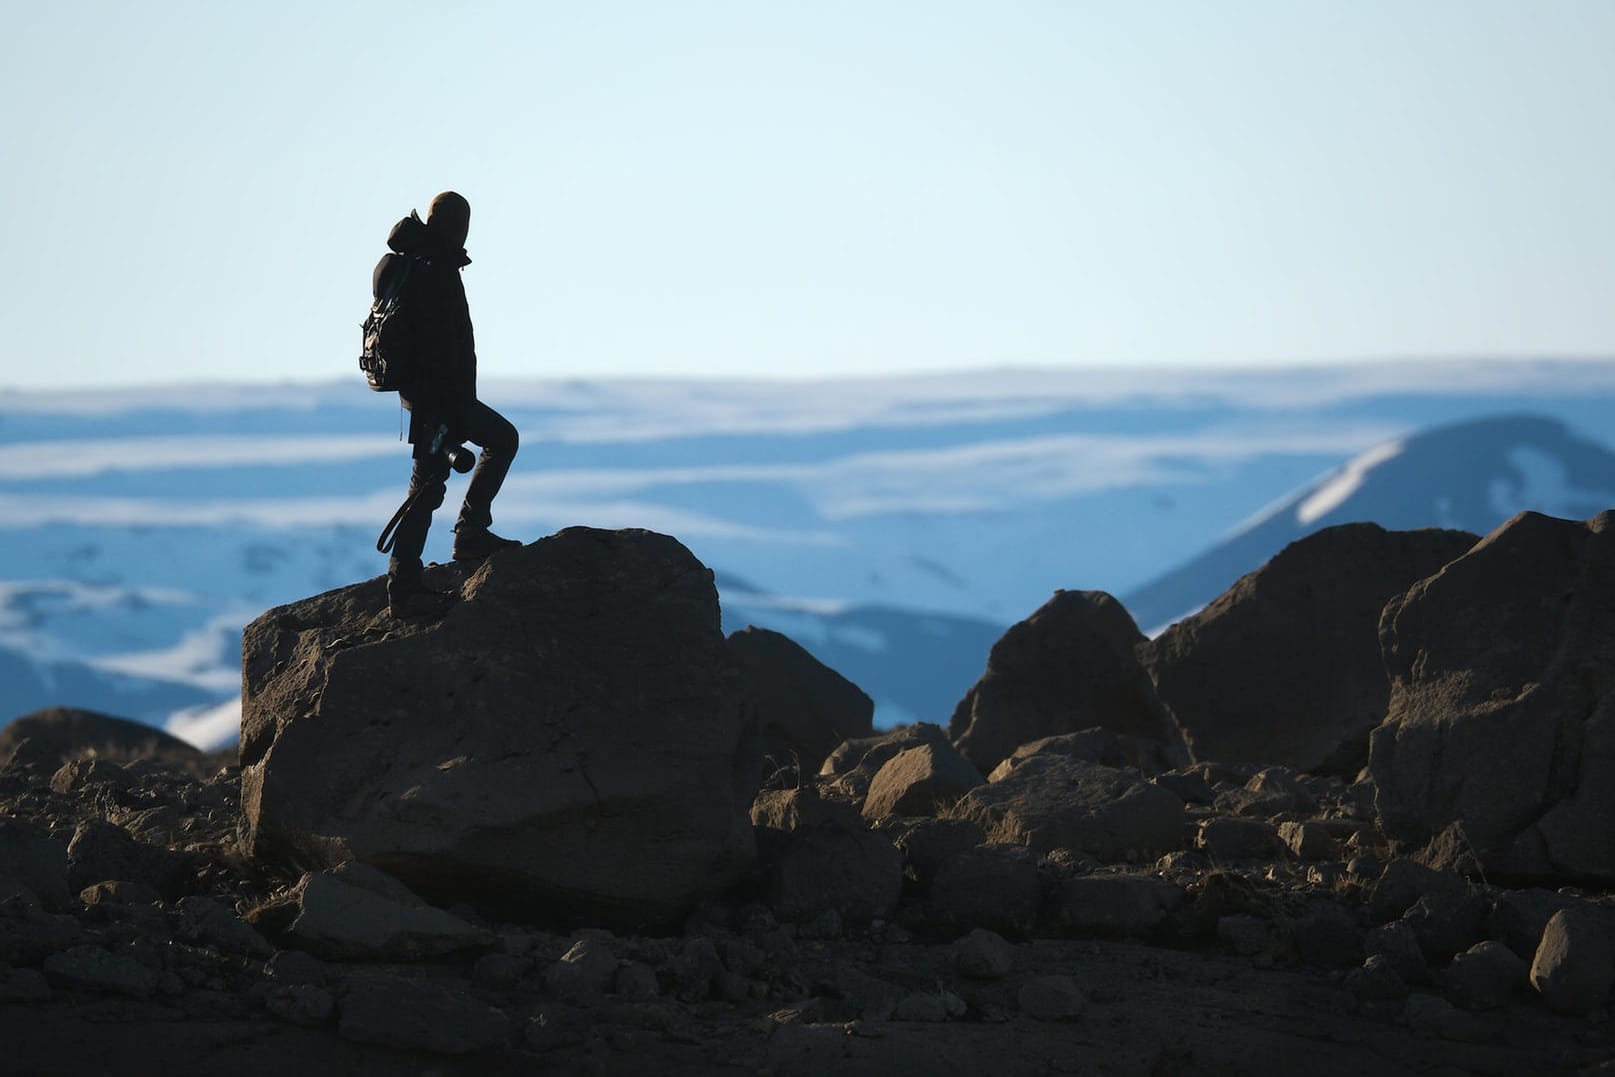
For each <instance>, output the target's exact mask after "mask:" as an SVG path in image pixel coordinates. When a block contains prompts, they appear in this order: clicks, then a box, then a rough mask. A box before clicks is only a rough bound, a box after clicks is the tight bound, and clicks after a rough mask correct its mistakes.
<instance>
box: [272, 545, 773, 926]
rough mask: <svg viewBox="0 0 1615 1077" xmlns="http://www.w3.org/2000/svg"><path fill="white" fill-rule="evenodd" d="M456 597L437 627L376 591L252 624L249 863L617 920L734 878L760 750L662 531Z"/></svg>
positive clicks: (560, 556) (321, 599)
mask: <svg viewBox="0 0 1615 1077" xmlns="http://www.w3.org/2000/svg"><path fill="white" fill-rule="evenodd" d="M445 571H450V572H460V571H463V570H458V569H454V570H445ZM449 578H450V579H452V577H449ZM441 582H444V581H440V583H441ZM459 591H460V599H459V601H458V602H457V603H456V604H455V605H454V606H453V607H452V608H451V609H450V610H449V611H448V613H447V615H446V616H444V617H443V618H442V619H441V620H440V621H436V622H426V623H421V622H413V623H406V624H400V623H399V622H397V621H394V620H393V619H392V618H391V617H390V616H389V615H388V614H387V612H386V600H385V595H384V593H383V588H382V586H381V581H371V582H369V583H365V584H359V585H356V586H353V587H347V588H343V589H341V590H338V591H332V592H329V593H327V594H324V595H320V596H318V597H316V598H311V599H308V600H305V601H303V602H299V603H294V604H292V605H289V606H284V607H281V608H279V609H275V610H271V611H269V612H268V613H266V614H264V615H263V616H262V617H260V618H258V620H256V621H254V622H253V623H252V624H250V625H248V626H247V629H246V632H245V636H244V642H243V655H244V674H243V684H244V691H243V699H242V735H241V763H242V768H243V774H242V789H243V806H244V808H245V812H246V820H247V844H248V848H249V850H250V851H251V853H252V855H253V856H255V857H257V858H260V859H264V860H269V861H274V862H277V863H284V864H288V865H290V864H297V865H301V866H323V867H334V866H335V865H336V864H338V863H340V862H342V861H344V860H348V859H356V860H360V861H363V862H365V863H369V864H372V865H375V866H377V867H380V868H383V869H384V870H386V871H388V872H389V873H391V874H393V875H396V876H398V877H399V878H401V879H404V880H405V881H406V882H407V883H408V884H409V885H410V886H411V887H412V888H414V889H416V890H418V891H420V892H421V893H423V894H428V895H431V896H435V897H438V898H442V899H446V900H466V899H470V900H476V901H483V902H486V901H496V902H526V903H531V904H536V905H546V906H549V907H551V908H553V909H554V910H556V911H557V912H558V913H560V914H562V915H565V914H566V913H567V911H568V910H571V911H572V912H579V911H581V910H584V909H587V910H589V911H590V912H591V913H592V914H593V915H595V916H597V917H605V918H607V919H610V920H612V921H613V922H615V923H634V922H642V921H648V920H654V919H667V918H676V917H679V916H682V915H683V913H684V911H686V910H687V909H688V907H689V906H690V905H691V904H692V903H693V902H694V901H695V900H696V899H698V898H699V897H700V896H702V895H703V894H710V893H713V892H716V891H719V890H722V889H723V888H724V887H725V886H727V885H728V884H729V883H731V882H733V881H734V880H735V879H737V878H738V877H739V876H740V875H741V874H742V873H743V872H744V871H745V870H746V869H747V867H748V865H749V864H750V862H751V859H752V856H753V852H754V850H753V842H752V830H751V821H750V818H749V815H748V813H749V810H750V806H751V802H752V797H753V795H754V793H755V791H756V788H757V784H758V769H759V765H760V754H759V751H760V750H759V746H758V742H757V737H756V730H755V724H754V723H752V722H749V721H748V711H747V709H746V708H745V707H743V706H742V694H741V687H740V676H739V674H738V672H737V671H736V670H735V667H734V665H733V662H732V659H731V657H730V653H729V649H728V647H727V646H726V643H725V640H724V637H723V635H722V633H721V631H720V630H719V627H718V604H717V593H716V591H715V590H714V588H713V584H712V574H711V572H710V571H709V570H707V569H706V568H705V567H704V566H702V565H701V564H700V562H698V561H696V560H695V558H694V557H692V556H691V555H690V553H689V551H688V550H686V549H685V548H684V547H683V546H681V545H680V544H679V543H678V542H677V541H675V540H673V539H671V538H667V537H666V536H662V535H656V534H653V533H651V532H644V531H620V532H610V531H597V530H592V529H588V528H570V529H568V530H565V531H562V532H560V533H559V534H557V535H554V536H552V537H550V538H547V539H543V540H541V541H539V542H535V543H533V544H531V545H529V546H526V547H522V548H519V549H512V550H509V551H505V552H502V553H501V554H500V555H499V556H497V557H494V558H491V559H490V560H488V561H487V562H485V563H484V564H483V565H482V566H481V567H479V568H478V569H477V570H476V571H475V572H474V573H472V574H470V575H469V576H467V577H466V578H465V579H464V581H463V583H461V584H460V585H459Z"/></svg>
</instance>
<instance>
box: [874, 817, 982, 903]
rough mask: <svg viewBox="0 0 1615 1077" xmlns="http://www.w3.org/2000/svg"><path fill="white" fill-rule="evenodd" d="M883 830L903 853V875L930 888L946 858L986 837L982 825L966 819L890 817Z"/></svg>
mask: <svg viewBox="0 0 1615 1077" xmlns="http://www.w3.org/2000/svg"><path fill="white" fill-rule="evenodd" d="M882 830H883V831H884V832H885V833H887V834H890V835H891V837H892V844H893V845H895V846H897V848H898V850H899V851H901V852H902V854H903V858H904V868H903V872H904V874H905V875H907V876H908V877H909V878H910V879H913V880H914V881H915V882H916V883H918V884H919V886H920V887H921V888H922V890H929V889H930V887H931V884H932V882H933V881H934V880H935V879H936V877H937V873H938V872H940V871H941V870H942V868H943V867H944V866H946V865H947V863H948V862H949V861H951V860H953V859H954V858H955V857H957V856H959V855H961V854H962V853H964V852H966V851H968V850H970V849H974V848H975V847H976V846H978V845H980V844H982V842H984V841H986V840H987V835H986V833H985V832H984V831H983V830H982V829H981V824H979V823H976V822H973V821H971V820H969V819H931V818H927V817H924V816H921V817H916V818H908V819H892V820H887V821H886V823H884V824H882Z"/></svg>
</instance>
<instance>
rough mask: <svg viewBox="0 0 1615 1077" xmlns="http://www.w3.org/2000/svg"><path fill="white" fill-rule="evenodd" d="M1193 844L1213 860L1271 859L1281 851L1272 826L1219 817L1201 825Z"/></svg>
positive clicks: (1275, 831)
mask: <svg viewBox="0 0 1615 1077" xmlns="http://www.w3.org/2000/svg"><path fill="white" fill-rule="evenodd" d="M1194 845H1195V848H1196V849H1199V850H1201V851H1202V852H1204V853H1205V854H1206V855H1207V856H1209V857H1211V858H1212V859H1213V860H1271V859H1273V857H1274V856H1275V855H1277V854H1278V852H1279V850H1280V849H1281V848H1282V843H1281V842H1280V841H1279V835H1278V831H1277V830H1276V829H1274V827H1273V825H1272V824H1271V823H1264V822H1261V821H1260V820H1256V819H1230V818H1228V817H1226V816H1220V815H1219V816H1214V817H1212V818H1210V819H1207V820H1205V821H1204V822H1202V823H1201V824H1200V829H1199V831H1198V832H1197V833H1196V835H1195V840H1194Z"/></svg>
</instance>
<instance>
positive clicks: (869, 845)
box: [768, 822, 903, 922]
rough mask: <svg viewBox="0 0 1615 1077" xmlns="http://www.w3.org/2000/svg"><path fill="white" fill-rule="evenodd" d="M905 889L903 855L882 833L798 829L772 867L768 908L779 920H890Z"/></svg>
mask: <svg viewBox="0 0 1615 1077" xmlns="http://www.w3.org/2000/svg"><path fill="white" fill-rule="evenodd" d="M902 889H903V854H901V853H899V852H898V851H897V849H896V848H895V847H894V846H893V845H892V843H891V840H890V839H889V838H887V837H886V836H885V835H884V834H881V833H878V832H875V831H870V830H865V829H862V828H858V829H849V828H845V827H842V826H839V825H837V824H836V823H833V822H829V823H823V824H821V825H819V826H817V827H814V828H812V829H810V830H797V831H795V832H794V833H793V834H792V835H791V840H790V843H789V844H788V845H787V847H786V848H785V850H784V851H783V852H781V853H780V855H779V856H778V858H777V859H776V860H775V861H774V863H773V865H772V866H771V868H770V882H769V889H768V894H769V899H768V900H769V905H770V907H772V908H773V910H774V912H775V914H776V915H777V916H779V917H780V919H782V920H796V921H807V920H812V919H813V918H814V917H815V916H818V915H819V914H821V913H824V912H827V911H832V910H833V911H835V912H837V913H839V914H840V915H841V916H842V917H843V918H844V919H847V920H853V921H864V922H867V921H869V920H873V919H875V918H877V917H878V918H887V917H890V916H891V914H892V912H893V911H894V910H895V909H896V908H897V899H898V897H899V895H900V894H901V893H902Z"/></svg>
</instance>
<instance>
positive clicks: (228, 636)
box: [84, 613, 255, 692]
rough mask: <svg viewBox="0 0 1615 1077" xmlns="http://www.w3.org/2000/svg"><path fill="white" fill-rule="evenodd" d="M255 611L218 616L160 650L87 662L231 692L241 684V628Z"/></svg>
mask: <svg viewBox="0 0 1615 1077" xmlns="http://www.w3.org/2000/svg"><path fill="white" fill-rule="evenodd" d="M253 616H255V614H249V613H239V614H235V615H226V616H221V617H215V618H213V619H212V620H210V621H209V622H208V623H207V625H206V626H204V627H203V628H202V629H200V630H198V631H194V632H187V633H185V635H184V636H182V637H181V638H180V639H179V641H178V642H176V643H174V644H173V645H171V646H169V647H162V648H158V649H156V650H149V651H137V652H132V653H128V654H115V655H103V656H100V657H92V658H86V659H85V660H84V661H85V663H86V664H87V665H89V666H91V667H93V668H95V669H99V670H103V671H105V672H108V673H122V674H124V675H125V676H129V677H145V678H149V679H151V680H160V681H174V682H176V683H179V684H189V685H193V686H195V687H197V688H200V689H202V690H203V691H207V692H229V691H233V690H237V689H239V688H240V686H241V655H240V644H239V642H238V641H239V638H240V633H241V629H242V628H243V627H244V626H245V625H246V623H247V622H248V621H249V620H251V619H252V617H253Z"/></svg>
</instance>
